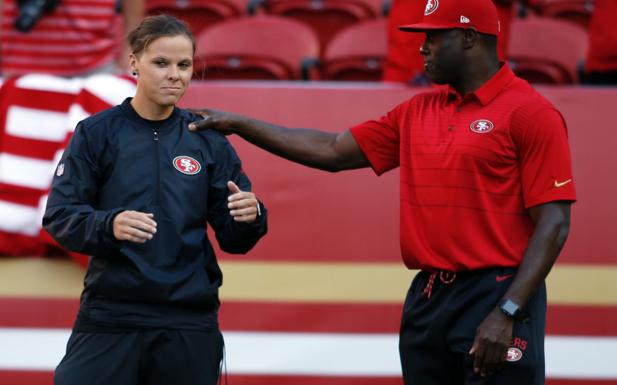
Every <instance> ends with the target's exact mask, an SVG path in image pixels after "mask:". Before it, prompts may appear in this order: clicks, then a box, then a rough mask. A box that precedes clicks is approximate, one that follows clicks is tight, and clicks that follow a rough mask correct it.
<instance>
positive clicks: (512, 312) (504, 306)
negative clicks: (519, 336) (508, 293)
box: [500, 299, 520, 317]
mask: <svg viewBox="0 0 617 385" xmlns="http://www.w3.org/2000/svg"><path fill="white" fill-rule="evenodd" d="M500 307H501V310H503V312H504V313H506V314H507V315H509V316H510V317H514V316H516V315H517V314H518V311H519V309H520V308H519V306H518V305H517V304H516V303H514V302H513V301H510V300H509V299H508V300H505V301H503V302H502V303H501V306H500Z"/></svg>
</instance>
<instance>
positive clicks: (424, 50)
mask: <svg viewBox="0 0 617 385" xmlns="http://www.w3.org/2000/svg"><path fill="white" fill-rule="evenodd" d="M420 55H423V56H426V55H428V48H426V42H424V43H422V45H421V46H420Z"/></svg>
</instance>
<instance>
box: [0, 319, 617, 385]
mask: <svg viewBox="0 0 617 385" xmlns="http://www.w3.org/2000/svg"><path fill="white" fill-rule="evenodd" d="M69 334H70V331H69V330H63V329H26V328H0V346H2V349H0V370H2V369H4V370H7V369H13V370H14V369H17V370H53V369H54V367H55V366H56V365H57V364H58V362H60V359H61V358H62V356H63V354H64V349H65V345H66V341H67V340H68V337H69ZM224 335H225V345H226V349H227V365H228V369H229V373H230V374H257V375H259V374H269V375H330V376H383V377H393V376H400V371H401V370H400V364H399V358H398V349H397V346H398V336H397V335H395V334H320V333H249V332H225V333H224ZM546 355H547V362H546V368H547V376H548V377H551V378H588V379H617V366H616V365H615V364H614V361H615V357H616V356H617V337H602V338H600V337H564V336H549V337H547V339H546ZM581 357H584V360H581Z"/></svg>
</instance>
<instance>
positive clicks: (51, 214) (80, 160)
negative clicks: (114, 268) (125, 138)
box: [43, 123, 123, 255]
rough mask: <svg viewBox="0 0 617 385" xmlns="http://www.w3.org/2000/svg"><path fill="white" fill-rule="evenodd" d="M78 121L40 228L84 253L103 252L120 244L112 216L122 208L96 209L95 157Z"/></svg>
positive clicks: (57, 170) (63, 245)
mask: <svg viewBox="0 0 617 385" xmlns="http://www.w3.org/2000/svg"><path fill="white" fill-rule="evenodd" d="M86 131H87V130H86V129H84V126H83V124H82V123H80V124H79V125H78V126H77V128H76V129H75V133H74V134H73V136H72V138H71V141H70V143H69V145H68V146H67V147H66V149H65V151H64V154H62V158H61V159H60V162H59V163H58V166H57V168H56V171H55V174H54V178H53V181H52V185H51V190H50V192H49V197H48V198H47V207H46V209H45V214H44V216H43V228H44V229H45V230H46V231H47V232H48V233H49V234H50V235H51V236H52V237H53V238H54V239H55V240H56V241H57V242H58V243H59V244H60V245H62V247H64V248H66V249H68V250H71V251H76V252H79V253H83V254H89V255H95V254H105V253H107V252H111V251H112V250H117V249H118V248H119V245H120V242H119V241H117V240H116V239H115V238H114V236H113V228H112V224H113V219H114V217H115V216H116V214H118V213H119V212H121V211H123V209H121V208H118V209H114V210H96V209H95V208H94V207H93V205H94V202H95V197H96V195H97V190H98V185H99V181H100V179H101V178H100V177H101V174H100V169H99V166H98V164H97V160H98V157H97V156H96V151H93V148H92V146H91V143H89V141H88V138H87V136H86V134H87V133H86Z"/></svg>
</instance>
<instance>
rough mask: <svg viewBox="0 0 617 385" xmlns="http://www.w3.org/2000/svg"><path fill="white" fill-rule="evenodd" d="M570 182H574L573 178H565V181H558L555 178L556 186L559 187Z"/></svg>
mask: <svg viewBox="0 0 617 385" xmlns="http://www.w3.org/2000/svg"><path fill="white" fill-rule="evenodd" d="M570 182H572V179H568V180H564V181H563V182H557V180H555V187H557V188H559V187H562V186H565V185H567V184H568V183H570Z"/></svg>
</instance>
